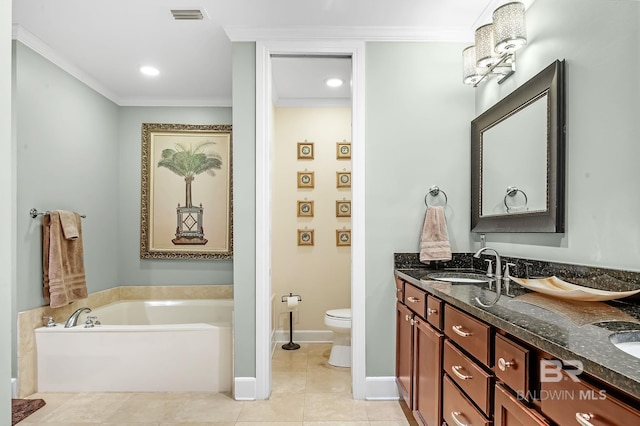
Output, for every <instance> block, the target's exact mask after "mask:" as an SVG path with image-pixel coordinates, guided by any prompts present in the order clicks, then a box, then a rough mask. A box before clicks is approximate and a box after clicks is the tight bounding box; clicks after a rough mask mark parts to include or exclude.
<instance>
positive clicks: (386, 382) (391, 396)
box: [365, 376, 400, 401]
mask: <svg viewBox="0 0 640 426" xmlns="http://www.w3.org/2000/svg"><path fill="white" fill-rule="evenodd" d="M365 383H366V391H365V393H366V394H365V399H366V400H368V401H386V400H396V399H399V398H400V396H399V394H398V387H397V385H396V378H395V377H394V376H388V377H387V376H381V377H367V378H366V379H365Z"/></svg>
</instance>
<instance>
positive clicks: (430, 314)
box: [427, 295, 444, 330]
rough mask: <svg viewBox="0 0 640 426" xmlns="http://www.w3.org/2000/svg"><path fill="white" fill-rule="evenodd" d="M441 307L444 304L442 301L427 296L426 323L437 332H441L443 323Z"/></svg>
mask: <svg viewBox="0 0 640 426" xmlns="http://www.w3.org/2000/svg"><path fill="white" fill-rule="evenodd" d="M443 306H444V302H442V300H440V299H438V298H435V297H433V296H431V295H429V296H427V321H429V324H431V325H432V326H434V327H435V328H437V329H438V330H442V323H443V321H444V315H442V313H443V312H442V307H443Z"/></svg>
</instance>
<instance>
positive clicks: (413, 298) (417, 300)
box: [407, 296, 420, 303]
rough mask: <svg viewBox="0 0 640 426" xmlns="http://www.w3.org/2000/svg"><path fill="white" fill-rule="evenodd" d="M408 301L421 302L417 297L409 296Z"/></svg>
mask: <svg viewBox="0 0 640 426" xmlns="http://www.w3.org/2000/svg"><path fill="white" fill-rule="evenodd" d="M407 300H408V301H409V302H411V303H418V302H420V299H418V298H417V297H413V296H409V297H407Z"/></svg>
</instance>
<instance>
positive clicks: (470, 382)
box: [443, 340, 493, 416]
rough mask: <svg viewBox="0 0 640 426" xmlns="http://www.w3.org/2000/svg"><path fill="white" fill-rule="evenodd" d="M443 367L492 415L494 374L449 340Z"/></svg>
mask: <svg viewBox="0 0 640 426" xmlns="http://www.w3.org/2000/svg"><path fill="white" fill-rule="evenodd" d="M443 369H444V371H445V372H446V373H447V374H448V375H449V376H450V377H451V379H453V381H454V382H456V383H457V384H458V386H460V388H461V389H462V390H463V391H465V393H466V394H467V395H468V396H469V398H470V399H471V400H473V402H475V403H476V405H477V406H478V407H479V408H480V409H481V410H482V411H483V412H484V413H485V414H486V415H487V416H488V415H490V413H491V403H492V401H491V398H490V395H491V389H492V388H493V376H492V375H490V374H487V373H486V372H485V371H484V370H483V369H482V368H480V367H479V366H478V365H476V363H475V362H474V361H472V360H471V359H470V358H468V357H466V356H465V355H464V354H463V353H462V352H460V350H458V349H457V348H456V347H455V346H453V344H452V343H451V342H450V341H448V340H447V341H446V342H445V344H444V362H443Z"/></svg>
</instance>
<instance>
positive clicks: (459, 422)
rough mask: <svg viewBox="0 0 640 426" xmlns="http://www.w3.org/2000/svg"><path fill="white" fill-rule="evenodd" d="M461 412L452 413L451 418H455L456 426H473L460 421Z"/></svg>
mask: <svg viewBox="0 0 640 426" xmlns="http://www.w3.org/2000/svg"><path fill="white" fill-rule="evenodd" d="M460 414H461V413H460V411H452V412H451V417H453V421H454V422H455V424H457V425H458V426H471V425H470V424H468V423H462V422H461V421H460V420H458V416H459V415H460Z"/></svg>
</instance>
